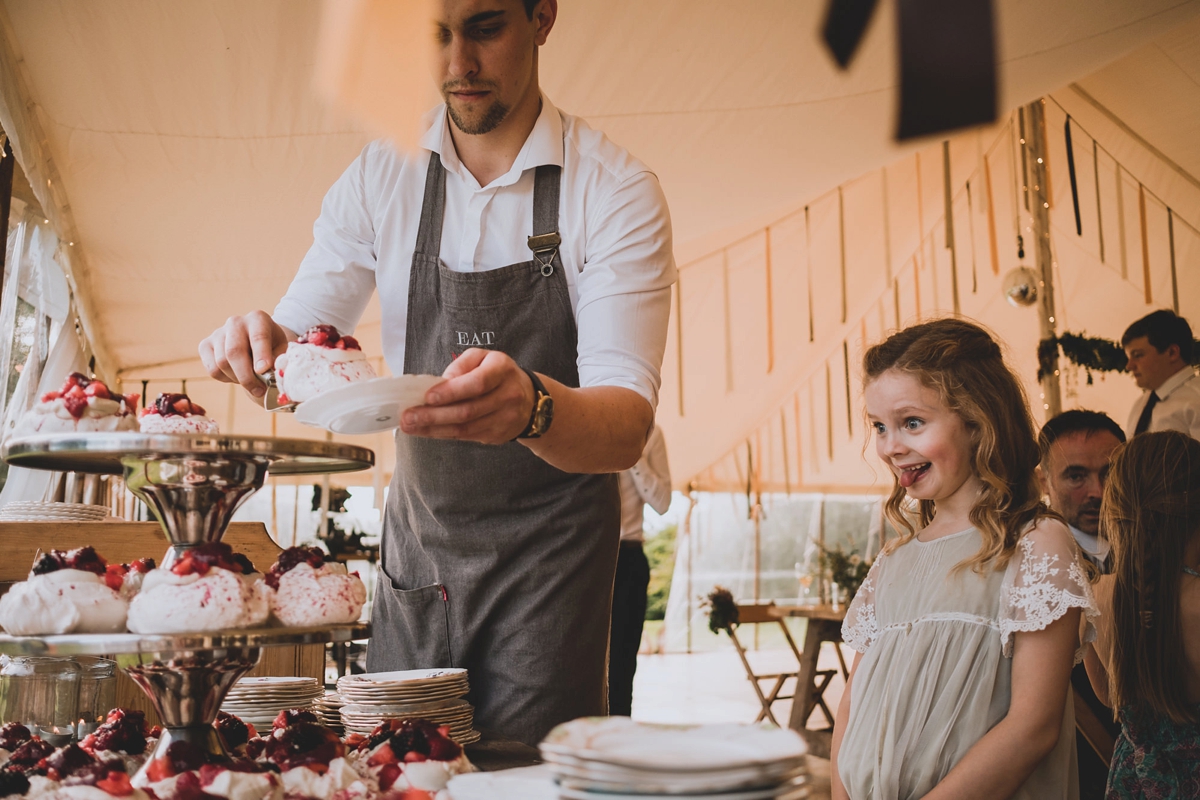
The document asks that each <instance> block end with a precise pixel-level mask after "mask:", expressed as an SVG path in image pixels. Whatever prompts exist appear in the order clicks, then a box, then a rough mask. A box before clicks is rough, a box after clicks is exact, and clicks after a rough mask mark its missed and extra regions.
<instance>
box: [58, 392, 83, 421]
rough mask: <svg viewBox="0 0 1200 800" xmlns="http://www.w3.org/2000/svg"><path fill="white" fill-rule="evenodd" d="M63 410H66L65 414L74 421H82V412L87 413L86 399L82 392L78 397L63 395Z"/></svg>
mask: <svg viewBox="0 0 1200 800" xmlns="http://www.w3.org/2000/svg"><path fill="white" fill-rule="evenodd" d="M62 401H63V408H65V409H67V413H68V414H70V415H71V416H72V417H74V418H75V419H83V412H85V411H87V405H88V404H87V397H85V396H84V395H83V393H82V392H80V393H79V395H78V396H75V395H70V394H68V395H64V396H63V399H62Z"/></svg>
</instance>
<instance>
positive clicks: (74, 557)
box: [66, 547, 108, 576]
mask: <svg viewBox="0 0 1200 800" xmlns="http://www.w3.org/2000/svg"><path fill="white" fill-rule="evenodd" d="M66 560H67V567H68V568H70V569H79V570H83V571H84V572H91V573H94V574H96V575H100V576H103V575H104V573H105V572H106V571H107V569H108V562H106V561H105V560H104V559H103V558H101V556H100V554H99V553H97V552H96V548H94V547H80V548H77V549H75V550H71V551H69V552H68V553H67V559H66Z"/></svg>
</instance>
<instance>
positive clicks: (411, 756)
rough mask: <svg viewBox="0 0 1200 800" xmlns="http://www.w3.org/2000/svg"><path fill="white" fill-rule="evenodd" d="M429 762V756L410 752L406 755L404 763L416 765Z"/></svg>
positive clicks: (413, 751) (414, 751)
mask: <svg viewBox="0 0 1200 800" xmlns="http://www.w3.org/2000/svg"><path fill="white" fill-rule="evenodd" d="M428 760H429V756H427V755H425V754H424V753H418V752H417V751H416V750H409V751H408V752H407V753H405V754H404V763H405V764H415V763H420V762H422V761H428Z"/></svg>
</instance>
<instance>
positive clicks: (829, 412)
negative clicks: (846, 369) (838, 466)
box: [825, 358, 833, 461]
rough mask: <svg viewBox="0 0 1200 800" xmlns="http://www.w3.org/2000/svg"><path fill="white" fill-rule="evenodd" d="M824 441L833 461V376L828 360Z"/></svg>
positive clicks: (826, 360) (826, 366)
mask: <svg viewBox="0 0 1200 800" xmlns="http://www.w3.org/2000/svg"><path fill="white" fill-rule="evenodd" d="M825 439H826V444H827V446H828V451H829V460H830V461H833V376H832V374H831V373H830V371H829V359H828V358H827V359H825Z"/></svg>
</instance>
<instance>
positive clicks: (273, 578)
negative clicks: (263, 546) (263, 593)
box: [266, 547, 367, 628]
mask: <svg viewBox="0 0 1200 800" xmlns="http://www.w3.org/2000/svg"><path fill="white" fill-rule="evenodd" d="M266 581H267V585H268V586H270V587H271V588H272V589H274V591H273V592H272V593H271V614H272V616H273V617H274V618H275V619H277V620H279V622H280V623H282V624H283V625H285V626H287V627H290V628H299V627H306V626H310V625H341V624H345V623H348V622H355V621H357V620H358V618H359V616H361V615H362V609H363V604H364V603H366V602H367V587H366V586H364V585H363V582H362V579H361V578H360V577H358V573H354V574H350V573H347V572H346V567H345V566H344V565H342V564H338V563H328V564H327V563H325V552H324V551H323V550H321V549H319V548H316V547H289V548H288V549H287V550H284V551H283V552H282V553H280V554H279V560H278V561H276V562H275V563H274V564H273V565H272V566H271V569H270V571H269V572H268V573H267V577H266Z"/></svg>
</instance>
